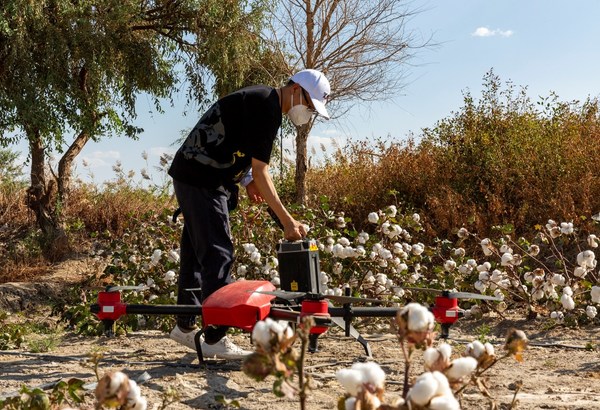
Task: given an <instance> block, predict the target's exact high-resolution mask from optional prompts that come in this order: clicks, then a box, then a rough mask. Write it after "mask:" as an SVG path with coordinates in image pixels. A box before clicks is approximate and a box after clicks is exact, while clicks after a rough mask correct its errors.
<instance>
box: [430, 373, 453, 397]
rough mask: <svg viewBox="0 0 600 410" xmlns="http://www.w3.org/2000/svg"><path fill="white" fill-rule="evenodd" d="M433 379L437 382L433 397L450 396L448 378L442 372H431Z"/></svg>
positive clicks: (450, 390)
mask: <svg viewBox="0 0 600 410" xmlns="http://www.w3.org/2000/svg"><path fill="white" fill-rule="evenodd" d="M431 374H432V375H433V378H434V379H435V381H436V382H437V384H438V386H437V389H436V391H435V393H434V396H446V395H452V389H450V383H449V382H448V378H447V377H446V376H445V375H444V373H442V372H438V371H435V372H432V373H431Z"/></svg>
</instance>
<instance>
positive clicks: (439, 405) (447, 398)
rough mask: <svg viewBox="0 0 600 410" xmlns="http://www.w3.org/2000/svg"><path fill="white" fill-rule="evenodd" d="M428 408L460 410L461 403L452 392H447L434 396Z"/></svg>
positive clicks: (434, 409)
mask: <svg viewBox="0 0 600 410" xmlns="http://www.w3.org/2000/svg"><path fill="white" fill-rule="evenodd" d="M427 408H428V409H429V410H460V404H459V403H458V400H456V398H455V397H454V396H452V394H446V395H443V396H436V397H434V398H432V399H431V402H430V403H429V406H428V407H427Z"/></svg>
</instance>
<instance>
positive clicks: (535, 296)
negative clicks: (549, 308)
mask: <svg viewBox="0 0 600 410" xmlns="http://www.w3.org/2000/svg"><path fill="white" fill-rule="evenodd" d="M531 297H532V298H533V300H540V299H543V298H544V289H542V288H538V289H536V290H535V291H534V292H533V293H532V294H531Z"/></svg>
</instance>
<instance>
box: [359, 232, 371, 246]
mask: <svg viewBox="0 0 600 410" xmlns="http://www.w3.org/2000/svg"><path fill="white" fill-rule="evenodd" d="M368 240H369V234H368V233H366V232H364V231H363V232H361V233H359V234H358V237H357V241H358V243H360V244H361V245H364V244H365V243H367V241H368Z"/></svg>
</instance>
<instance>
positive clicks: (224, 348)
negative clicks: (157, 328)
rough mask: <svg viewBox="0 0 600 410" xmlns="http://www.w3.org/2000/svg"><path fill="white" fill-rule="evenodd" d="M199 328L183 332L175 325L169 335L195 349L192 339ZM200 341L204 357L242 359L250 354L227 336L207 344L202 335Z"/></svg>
mask: <svg viewBox="0 0 600 410" xmlns="http://www.w3.org/2000/svg"><path fill="white" fill-rule="evenodd" d="M199 330H200V329H195V330H192V331H189V332H184V331H183V330H181V329H180V328H179V326H175V328H173V330H172V331H171V334H170V335H169V336H170V337H171V339H173V340H174V341H176V342H177V343H179V344H182V345H184V346H186V347H189V348H190V349H192V350H193V351H196V342H195V341H194V338H195V337H196V333H198V331H199ZM200 342H201V343H202V356H203V357H206V358H212V357H216V358H218V359H230V360H235V359H244V358H245V357H247V356H249V355H251V354H252V352H251V351H250V350H244V349H242V348H241V347H239V346H237V345H236V344H235V343H233V342H232V341H231V340H229V339H228V338H227V336H225V337H224V338H222V339H221V340H219V341H218V342H217V343H215V344H214V345H209V344H207V343H206V342H204V337H203V336H200Z"/></svg>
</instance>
